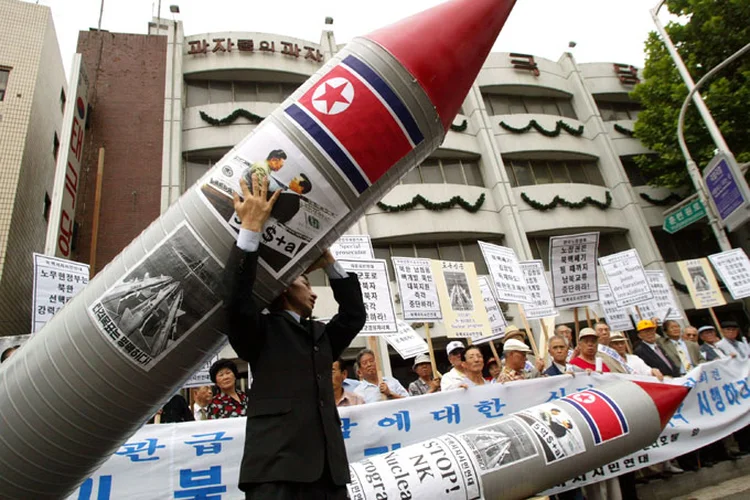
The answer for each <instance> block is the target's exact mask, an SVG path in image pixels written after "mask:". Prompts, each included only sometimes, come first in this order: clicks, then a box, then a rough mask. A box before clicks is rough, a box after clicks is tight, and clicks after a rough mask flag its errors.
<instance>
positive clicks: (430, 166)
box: [419, 160, 443, 184]
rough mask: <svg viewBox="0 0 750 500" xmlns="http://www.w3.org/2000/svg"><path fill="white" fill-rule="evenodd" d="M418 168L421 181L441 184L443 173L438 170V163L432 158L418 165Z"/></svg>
mask: <svg viewBox="0 0 750 500" xmlns="http://www.w3.org/2000/svg"><path fill="white" fill-rule="evenodd" d="M419 170H420V171H421V172H422V182H423V183H424V184H442V183H443V174H442V172H441V171H440V164H439V163H438V162H437V161H434V160H427V161H425V162H424V163H422V165H420V167H419Z"/></svg>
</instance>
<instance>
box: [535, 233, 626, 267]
mask: <svg viewBox="0 0 750 500" xmlns="http://www.w3.org/2000/svg"><path fill="white" fill-rule="evenodd" d="M581 232H583V231H581ZM568 233H569V232H567V233H561V234H568ZM550 236H555V235H550ZM550 236H529V238H528V240H529V246H530V247H531V254H532V255H533V256H534V258H535V259H541V261H542V262H544V269H546V270H549V239H550ZM631 248H633V247H632V246H631V245H630V243H629V242H628V237H627V235H626V234H625V233H600V234H599V254H598V256H597V257H605V256H607V255H612V254H613V253H617V252H623V251H625V250H629V249H631Z"/></svg>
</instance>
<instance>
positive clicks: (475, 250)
mask: <svg viewBox="0 0 750 500" xmlns="http://www.w3.org/2000/svg"><path fill="white" fill-rule="evenodd" d="M461 246H462V247H463V250H464V258H465V259H466V261H467V262H473V263H474V266H475V267H476V268H477V274H487V264H485V262H484V257H482V251H481V250H480V249H479V245H478V244H476V243H462V244H461Z"/></svg>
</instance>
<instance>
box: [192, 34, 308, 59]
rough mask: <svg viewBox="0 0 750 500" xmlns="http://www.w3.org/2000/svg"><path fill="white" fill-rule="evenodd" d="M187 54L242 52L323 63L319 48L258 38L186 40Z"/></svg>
mask: <svg viewBox="0 0 750 500" xmlns="http://www.w3.org/2000/svg"><path fill="white" fill-rule="evenodd" d="M185 43H186V44H187V54H188V55H191V56H196V55H208V54H224V53H231V52H240V53H244V54H252V53H260V54H276V53H278V54H281V55H284V56H289V57H294V58H296V59H299V58H300V57H301V58H303V59H304V60H305V61H313V62H316V63H321V62H323V54H321V52H320V49H319V48H318V47H313V46H310V45H303V46H302V47H300V46H299V44H298V43H294V42H289V41H285V40H266V39H264V40H259V39H257V38H235V39H234V40H233V39H232V38H228V37H221V38H209V39H206V38H198V39H193V40H191V39H186V40H185Z"/></svg>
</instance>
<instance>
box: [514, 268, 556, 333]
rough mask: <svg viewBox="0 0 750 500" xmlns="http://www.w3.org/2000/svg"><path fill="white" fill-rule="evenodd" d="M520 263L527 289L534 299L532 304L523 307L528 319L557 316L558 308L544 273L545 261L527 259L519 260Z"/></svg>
mask: <svg viewBox="0 0 750 500" xmlns="http://www.w3.org/2000/svg"><path fill="white" fill-rule="evenodd" d="M519 265H520V266H521V270H522V271H523V277H524V279H525V280H526V290H527V291H528V292H529V295H530V296H531V300H532V305H530V306H526V307H524V308H523V310H524V312H525V313H526V319H541V318H547V317H550V316H557V309H555V304H554V302H553V301H552V296H551V295H550V293H549V285H548V284H547V278H546V277H545V275H544V263H543V262H542V261H541V260H525V261H522V262H519Z"/></svg>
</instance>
